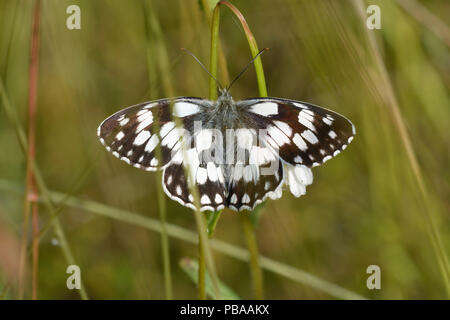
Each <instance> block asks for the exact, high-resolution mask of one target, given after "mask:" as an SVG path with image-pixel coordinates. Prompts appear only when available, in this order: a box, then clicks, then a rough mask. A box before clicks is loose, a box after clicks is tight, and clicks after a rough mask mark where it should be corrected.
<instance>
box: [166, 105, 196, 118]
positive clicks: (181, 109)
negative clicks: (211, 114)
mask: <svg viewBox="0 0 450 320" xmlns="http://www.w3.org/2000/svg"><path fill="white" fill-rule="evenodd" d="M199 112H200V107H199V106H198V105H196V104H194V103H190V102H177V103H175V104H174V105H173V114H174V115H175V116H177V117H180V118H182V117H187V116H191V115H193V114H196V113H199Z"/></svg>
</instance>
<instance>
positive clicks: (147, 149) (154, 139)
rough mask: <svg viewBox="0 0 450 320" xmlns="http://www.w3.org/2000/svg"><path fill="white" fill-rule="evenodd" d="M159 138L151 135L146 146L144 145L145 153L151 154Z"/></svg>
mask: <svg viewBox="0 0 450 320" xmlns="http://www.w3.org/2000/svg"><path fill="white" fill-rule="evenodd" d="M158 142H159V138H158V136H157V135H156V134H154V135H152V137H151V138H150V140H148V142H147V144H146V145H145V152H152V151H153V150H154V149H155V147H156V146H157V145H158Z"/></svg>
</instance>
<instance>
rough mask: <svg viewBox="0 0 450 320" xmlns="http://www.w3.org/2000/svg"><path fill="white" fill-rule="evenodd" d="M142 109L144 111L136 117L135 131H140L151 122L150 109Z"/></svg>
mask: <svg viewBox="0 0 450 320" xmlns="http://www.w3.org/2000/svg"><path fill="white" fill-rule="evenodd" d="M144 111H146V113H144V114H143V115H141V116H139V117H138V118H137V121H138V122H139V125H138V126H137V128H136V132H140V131H141V130H143V129H145V128H147V127H148V126H149V125H151V124H152V123H153V114H152V113H151V112H150V111H147V110H144Z"/></svg>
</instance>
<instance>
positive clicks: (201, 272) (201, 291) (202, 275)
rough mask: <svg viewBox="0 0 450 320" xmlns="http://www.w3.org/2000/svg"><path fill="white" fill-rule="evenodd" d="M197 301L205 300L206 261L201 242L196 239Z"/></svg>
mask: <svg viewBox="0 0 450 320" xmlns="http://www.w3.org/2000/svg"><path fill="white" fill-rule="evenodd" d="M198 299H199V300H206V261H205V250H204V248H203V241H202V239H201V237H200V235H199V237H198Z"/></svg>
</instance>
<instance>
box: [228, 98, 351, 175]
mask: <svg viewBox="0 0 450 320" xmlns="http://www.w3.org/2000/svg"><path fill="white" fill-rule="evenodd" d="M237 107H238V108H239V109H241V110H245V111H246V115H248V117H249V118H250V119H251V120H252V121H253V123H255V124H256V125H257V126H258V127H259V128H260V129H264V130H266V131H267V135H266V140H267V141H266V142H267V144H269V145H270V146H272V148H273V149H274V150H275V151H276V152H277V153H278V154H279V156H280V158H281V159H282V160H283V161H285V162H286V163H288V164H291V165H302V166H306V167H308V168H311V167H315V166H318V165H320V164H322V163H324V162H326V161H327V160H329V159H331V158H332V157H334V156H336V155H338V154H339V153H340V152H341V151H342V150H344V149H345V148H346V147H347V145H348V144H349V143H350V142H351V141H352V140H353V137H354V135H355V127H354V125H353V124H352V123H351V122H350V120H348V119H347V118H345V117H344V116H342V115H340V114H338V113H336V112H333V111H331V110H328V109H325V108H321V107H318V106H315V105H312V104H309V103H305V102H300V101H295V100H288V99H280V98H254V99H245V100H241V101H238V102H237Z"/></svg>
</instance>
